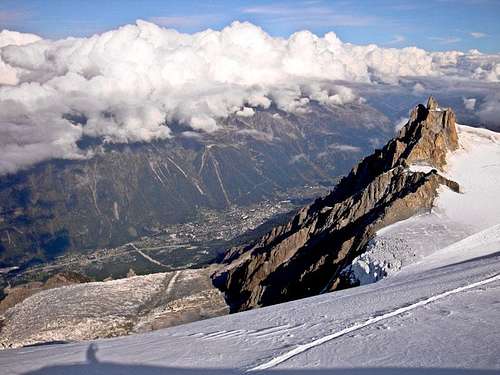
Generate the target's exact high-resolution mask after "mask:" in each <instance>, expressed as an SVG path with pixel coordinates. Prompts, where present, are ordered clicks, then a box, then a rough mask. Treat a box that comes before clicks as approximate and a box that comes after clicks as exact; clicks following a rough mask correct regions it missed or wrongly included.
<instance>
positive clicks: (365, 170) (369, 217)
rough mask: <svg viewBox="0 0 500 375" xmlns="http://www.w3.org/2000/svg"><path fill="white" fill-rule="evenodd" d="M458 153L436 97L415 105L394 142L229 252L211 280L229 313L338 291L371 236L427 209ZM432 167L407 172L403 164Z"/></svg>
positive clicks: (450, 121)
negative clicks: (279, 223)
mask: <svg viewBox="0 0 500 375" xmlns="http://www.w3.org/2000/svg"><path fill="white" fill-rule="evenodd" d="M456 148H458V136H457V131H456V125H455V115H454V113H453V111H452V110H451V109H441V108H439V105H438V104H437V102H436V100H435V99H434V98H432V97H431V98H429V101H428V104H427V106H424V105H418V106H417V107H415V109H414V110H413V111H412V113H411V116H410V119H409V121H408V123H407V124H406V125H405V126H404V127H403V128H402V129H401V131H400V132H399V134H398V135H397V137H395V138H394V139H392V140H391V141H389V142H388V143H387V145H386V146H385V147H384V148H382V149H381V150H376V151H375V152H374V153H373V154H372V155H370V156H368V157H366V158H365V159H363V160H362V161H361V162H360V163H359V164H358V165H357V166H356V167H354V168H353V169H352V170H351V172H350V173H349V174H348V175H347V176H346V177H344V178H343V179H342V180H341V181H340V182H339V184H338V185H337V186H336V187H335V189H334V190H333V191H332V192H331V193H330V194H329V195H327V196H326V197H323V198H320V199H317V200H316V201H315V202H314V203H313V204H311V205H309V206H307V207H304V208H303V209H302V210H300V211H299V212H298V213H297V214H296V216H295V217H294V218H293V219H292V220H291V221H290V222H289V223H287V224H285V225H283V226H279V227H276V228H274V229H273V230H272V231H271V232H269V233H268V234H266V235H265V236H263V237H262V238H261V239H259V240H258V241H256V242H255V243H253V244H251V245H249V246H245V247H238V248H234V249H231V250H230V251H229V252H228V253H227V254H226V257H225V259H224V262H225V266H224V267H223V268H221V269H220V270H219V271H218V272H216V273H215V274H214V275H213V281H214V284H215V285H216V286H217V287H218V288H219V289H220V290H221V291H223V292H224V293H225V297H226V300H227V302H228V303H229V305H230V307H231V310H232V311H241V310H247V309H251V308H255V307H258V306H266V305H271V304H276V303H280V302H285V301H289V300H293V299H298V298H303V297H307V296H311V295H315V294H318V293H321V292H324V291H331V290H335V289H338V288H340V287H341V285H340V279H339V273H340V270H342V268H343V267H344V266H345V265H346V264H347V263H348V262H350V261H351V260H352V259H353V258H354V257H356V256H357V255H359V254H360V253H361V252H362V251H363V249H364V247H365V245H366V244H367V242H368V241H369V239H370V238H372V237H373V235H374V233H375V232H376V231H377V230H379V229H380V228H383V227H384V226H387V225H389V224H392V223H394V222H397V221H400V220H404V219H407V218H409V217H411V216H413V215H415V214H417V213H420V212H425V211H428V210H430V209H431V208H432V205H433V202H434V199H435V197H436V196H437V191H438V187H439V186H440V185H446V186H448V187H449V188H451V189H453V190H454V191H457V192H458V190H459V186H458V184H457V183H455V182H453V181H450V180H448V179H446V178H445V177H443V176H441V175H440V174H439V172H438V170H441V169H442V168H443V167H444V165H445V164H446V154H447V153H448V152H449V151H452V150H455V149H456ZM414 164H419V165H422V164H423V165H426V166H430V167H432V169H430V171H429V172H428V173H424V172H412V171H411V170H410V169H409V168H408V167H409V165H414Z"/></svg>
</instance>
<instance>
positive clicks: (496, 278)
mask: <svg viewBox="0 0 500 375" xmlns="http://www.w3.org/2000/svg"><path fill="white" fill-rule="evenodd" d="M499 280H500V274H497V275H495V276H492V277H489V278H487V279H483V280H481V281H478V282H475V283H471V284H468V285H465V286H462V287H458V288H455V289H450V290H448V291H446V292H443V293H439V294H436V295H433V296H431V297H428V298H426V299H423V300H421V301H418V302H415V303H412V304H411V305H407V306H403V307H400V308H397V309H395V310H392V311H389V312H386V313H384V314H381V315H377V316H375V317H371V318H369V319H367V320H365V321H363V322H360V323H356V324H354V325H352V326H350V327H347V328H345V329H343V330H340V331H338V332H335V333H332V334H330V335H327V336H323V337H320V338H319V339H316V340H313V341H310V342H308V343H306V344H302V345H299V346H297V347H296V348H294V349H292V350H290V351H288V352H285V353H283V354H281V355H278V356H277V357H274V358H272V359H271V360H269V361H267V362H264V363H262V364H260V365H258V366H255V367H252V368H250V369H248V370H247V371H246V372H254V371H262V370H267V369H270V368H272V367H275V366H277V365H279V364H281V363H283V362H285V361H287V360H289V359H290V358H292V357H295V356H297V355H299V354H301V353H303V352H305V351H307V350H309V349H312V348H315V347H317V346H320V345H322V344H324V343H326V342H329V341H331V340H334V339H336V338H338V337H341V336H344V335H346V334H348V333H351V332H354V331H357V330H359V329H362V328H365V327H368V326H370V325H373V324H376V323H378V322H380V321H383V320H386V319H389V318H393V317H395V316H399V315H403V314H404V313H407V312H408V311H411V310H414V309H417V308H419V307H422V306H425V305H427V304H429V303H432V302H435V301H438V300H441V299H443V298H446V297H448V296H451V295H454V294H457V293H461V292H464V291H466V290H469V289H473V288H477V287H479V286H482V285H486V284H489V283H492V282H494V281H499Z"/></svg>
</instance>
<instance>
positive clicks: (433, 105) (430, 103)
mask: <svg viewBox="0 0 500 375" xmlns="http://www.w3.org/2000/svg"><path fill="white" fill-rule="evenodd" d="M437 108H438V102H437V100H436V99H434V97H433V96H432V95H431V96H429V99H428V100H427V109H428V110H429V111H430V110H436V109H437Z"/></svg>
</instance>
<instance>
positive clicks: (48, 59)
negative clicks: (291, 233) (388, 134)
mask: <svg viewBox="0 0 500 375" xmlns="http://www.w3.org/2000/svg"><path fill="white" fill-rule="evenodd" d="M499 61H500V57H499V56H497V55H483V54H480V53H478V52H477V51H472V52H471V53H462V52H457V51H451V52H433V53H431V52H427V51H425V50H422V49H419V48H415V47H408V48H403V49H395V48H381V47H378V46H376V45H367V46H357V45H353V44H350V43H344V42H342V41H341V40H340V39H339V38H338V37H337V35H336V34H335V33H333V32H330V33H327V34H326V35H325V36H324V37H318V36H316V35H314V34H312V33H310V32H308V31H301V32H297V33H295V34H293V35H291V36H290V37H289V38H288V39H283V38H274V37H271V36H270V35H268V34H267V33H265V32H264V31H263V30H262V29H261V28H259V27H257V26H255V25H252V24H250V23H241V22H234V23H232V24H231V25H230V26H228V27H226V28H224V29H222V30H221V31H214V30H206V31H203V32H199V33H195V34H181V33H179V32H177V31H175V30H171V29H164V28H161V27H159V26H157V25H155V24H152V23H149V22H145V21H137V22H136V24H134V25H126V26H123V27H120V28H118V29H116V30H111V31H108V32H105V33H103V34H99V35H94V36H92V37H89V38H67V39H64V40H55V41H51V40H40V38H38V37H37V36H34V35H30V34H20V33H14V32H9V31H4V32H2V33H0V73H1V74H0V124H1V125H2V126H1V127H0V147H1V148H2V151H3V152H2V155H1V157H0V174H3V173H9V172H15V171H17V170H18V169H20V168H25V167H29V166H31V165H33V164H35V163H37V162H40V161H43V160H47V159H51V158H67V159H74V158H82V157H89V156H91V155H90V154H86V153H84V152H83V151H82V150H80V149H79V148H78V147H77V145H76V142H77V141H78V140H79V139H81V137H83V136H91V137H102V138H104V139H105V140H106V141H108V142H121V143H125V142H136V141H144V142H149V141H151V140H154V139H165V138H168V137H170V136H171V132H170V130H169V126H168V125H169V124H170V123H172V122H174V121H179V122H182V123H184V124H187V125H189V126H191V127H192V128H193V129H194V130H196V131H209V132H210V131H215V130H217V129H218V128H219V127H220V126H221V125H220V124H219V123H218V119H220V118H222V117H226V116H228V115H231V114H236V115H238V116H252V115H253V113H254V111H255V109H256V108H258V107H261V108H267V107H269V106H270V105H271V104H272V103H274V104H275V105H276V106H277V107H279V108H281V109H283V110H286V111H292V112H301V111H305V110H307V104H308V103H309V101H310V100H316V101H319V102H321V103H324V104H330V105H342V104H345V103H351V102H355V101H358V100H361V99H360V97H359V95H358V94H357V93H356V90H354V89H353V88H350V87H347V86H349V84H350V83H365V84H372V83H373V84H376V83H384V84H391V85H394V84H397V83H398V82H399V80H400V79H401V78H403V77H452V78H454V79H455V78H460V79H462V80H474V81H483V82H498V81H499V77H500V63H499ZM480 110H481V111H482V112H484V113H485V114H486V115H488V114H489V113H490V112H489V110H488V109H487V108H481V109H480Z"/></svg>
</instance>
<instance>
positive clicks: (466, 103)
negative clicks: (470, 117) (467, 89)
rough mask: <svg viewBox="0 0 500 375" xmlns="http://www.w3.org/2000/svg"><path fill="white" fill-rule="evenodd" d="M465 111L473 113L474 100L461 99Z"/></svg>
mask: <svg viewBox="0 0 500 375" xmlns="http://www.w3.org/2000/svg"><path fill="white" fill-rule="evenodd" d="M462 100H463V102H464V107H465V109H467V110H469V111H473V110H474V108H475V107H476V98H462Z"/></svg>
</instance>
